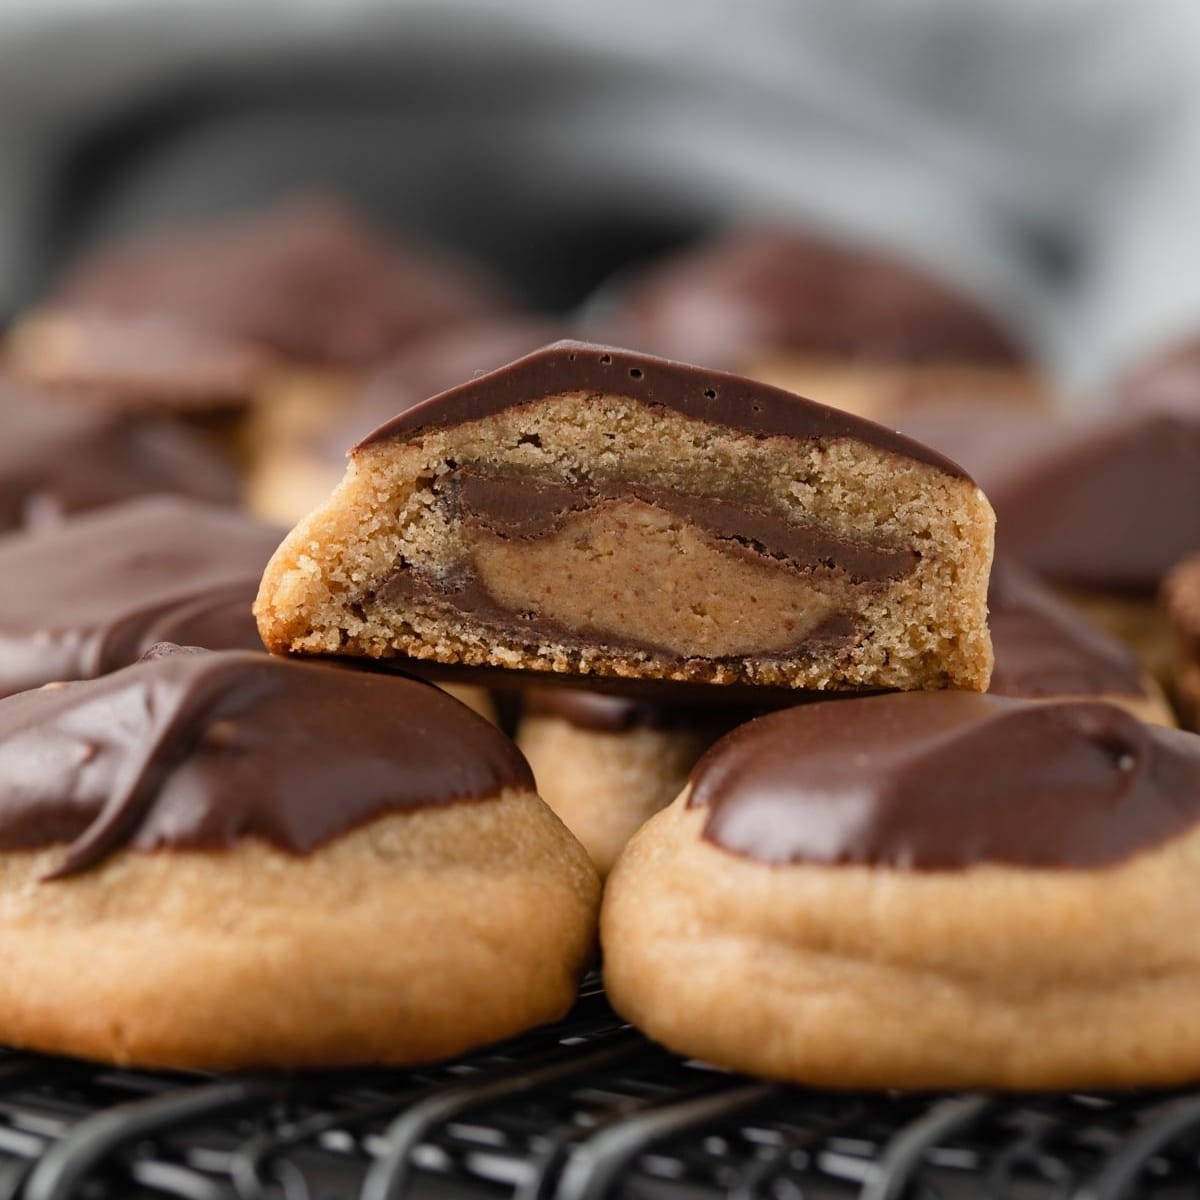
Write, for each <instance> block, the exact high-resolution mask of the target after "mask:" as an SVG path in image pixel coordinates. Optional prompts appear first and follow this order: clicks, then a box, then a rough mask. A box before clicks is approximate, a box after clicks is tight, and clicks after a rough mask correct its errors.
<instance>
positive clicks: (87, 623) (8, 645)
mask: <svg viewBox="0 0 1200 1200" xmlns="http://www.w3.org/2000/svg"><path fill="white" fill-rule="evenodd" d="M281 537H282V534H281V532H280V531H279V530H276V529H273V528H272V527H271V526H269V525H264V524H262V523H261V522H259V521H256V520H254V519H252V518H251V517H248V516H245V515H244V514H242V513H239V512H235V511H233V510H226V509H222V508H217V507H215V506H212V505H207V504H201V503H198V502H196V501H190V500H183V499H178V498H174V497H170V496H153V497H145V498H142V499H139V500H132V501H129V502H128V503H125V504H120V505H113V506H111V507H109V508H106V509H104V510H102V511H100V512H97V513H94V514H89V515H87V516H82V517H76V518H73V519H71V520H69V521H66V522H64V523H63V524H61V525H59V526H57V527H56V528H54V529H50V530H46V531H44V532H38V533H34V534H29V533H24V534H12V535H10V536H8V537H4V538H0V577H3V578H5V579H8V580H11V581H13V586H11V587H7V588H5V589H4V590H3V592H0V695H8V694H11V693H13V692H19V691H22V690H24V689H26V688H32V687H39V686H40V685H41V684H44V683H49V682H51V681H53V680H62V679H90V678H93V677H95V676H98V675H104V674H107V673H108V672H110V671H115V670H117V669H118V668H120V667H124V666H128V665H129V664H130V663H132V662H134V661H135V660H136V659H137V658H138V657H139V656H140V655H141V654H142V653H143V652H144V651H145V650H146V649H147V648H148V647H149V646H151V645H153V644H154V643H155V642H159V641H181V642H185V643H187V644H189V645H197V646H202V647H205V648H207V649H211V650H234V649H246V650H260V649H261V647H262V643H261V642H260V640H259V637H258V630H257V627H256V626H255V623H254V618H253V616H252V614H251V611H250V608H251V605H252V604H253V602H254V596H255V594H256V592H257V590H258V583H259V580H260V579H261V577H262V572H263V568H264V567H265V566H266V565H267V560H268V559H269V558H270V556H271V554H272V553H273V552H274V550H275V548H276V546H277V545H278V544H279V542H280V540H281Z"/></svg>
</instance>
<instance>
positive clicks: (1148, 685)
mask: <svg viewBox="0 0 1200 1200" xmlns="http://www.w3.org/2000/svg"><path fill="white" fill-rule="evenodd" d="M988 628H989V629H990V630H991V634H992V648H993V650H994V651H995V655H996V662H995V666H994V668H993V670H992V680H991V683H990V684H989V685H988V691H989V692H991V693H992V694H993V695H998V696H1019V697H1024V698H1026V699H1030V700H1063V699H1092V700H1107V701H1109V702H1110V703H1113V704H1119V705H1120V706H1121V707H1122V708H1124V709H1126V710H1127V711H1129V712H1131V713H1133V715H1134V716H1135V717H1139V718H1140V719H1141V720H1143V721H1149V722H1151V723H1153V724H1156V725H1174V724H1175V718H1174V714H1173V713H1172V712H1171V706H1170V705H1169V704H1168V703H1167V699H1166V697H1165V696H1164V695H1163V691H1162V688H1161V687H1159V685H1158V683H1157V682H1156V681H1155V679H1154V677H1153V676H1152V675H1151V674H1150V673H1149V672H1148V671H1147V670H1146V669H1145V668H1144V667H1143V666H1142V665H1141V663H1139V662H1138V659H1137V657H1136V656H1135V655H1134V653H1133V651H1132V650H1130V649H1129V647H1128V646H1126V645H1125V644H1124V643H1123V642H1121V641H1118V640H1117V639H1116V638H1114V637H1113V636H1112V635H1111V634H1109V633H1107V632H1106V631H1105V630H1104V629H1103V628H1102V627H1101V626H1099V625H1097V624H1095V623H1094V622H1092V621H1090V620H1089V619H1088V618H1087V617H1086V616H1085V615H1084V614H1083V613H1082V612H1080V611H1079V610H1078V609H1077V608H1074V607H1072V606H1071V605H1070V604H1068V603H1067V602H1066V601H1065V600H1062V599H1060V598H1059V597H1058V596H1057V595H1056V594H1055V593H1054V591H1053V590H1052V589H1051V588H1049V587H1047V586H1046V585H1045V584H1042V583H1040V582H1039V581H1038V579H1037V578H1036V576H1034V575H1032V574H1030V573H1029V572H1028V571H1025V570H1024V569H1022V568H1021V567H1019V566H1017V564H1016V563H1014V562H1012V561H1011V560H1009V559H1007V558H1004V557H1003V556H998V557H997V558H996V560H995V562H993V564H992V575H991V580H990V581H989V584H988Z"/></svg>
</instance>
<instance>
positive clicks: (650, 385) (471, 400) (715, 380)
mask: <svg viewBox="0 0 1200 1200" xmlns="http://www.w3.org/2000/svg"><path fill="white" fill-rule="evenodd" d="M580 393H582V394H585V395H586V394H592V393H594V394H608V395H618V396H627V397H630V398H631V399H634V400H637V401H640V402H641V403H643V404H647V405H650V406H652V407H662V408H667V409H671V410H672V411H674V412H678V413H681V414H682V415H683V416H685V417H690V418H692V419H694V420H700V421H708V422H712V423H713V424H717V425H725V426H727V427H728V428H730V429H736V430H739V431H741V432H744V433H749V434H753V435H756V436H760V437H784V438H793V439H796V440H798V441H799V440H810V439H827V440H830V441H835V440H838V439H853V440H855V441H859V442H863V443H865V444H867V445H869V446H873V447H874V448H876V449H878V450H883V451H886V452H887V453H889V454H895V455H898V456H899V457H901V458H908V459H912V460H914V461H916V462H921V463H925V464H926V465H928V466H931V467H934V468H935V469H936V470H939V471H942V472H944V473H945V474H947V475H953V476H956V477H962V476H964V474H965V473H964V471H963V469H962V468H961V467H959V466H958V465H957V464H956V463H953V462H951V461H950V460H949V459H948V458H945V457H943V456H942V455H941V454H938V453H937V452H936V451H934V450H931V449H929V447H927V446H923V445H921V444H920V443H919V442H915V441H913V440H912V439H911V438H907V437H904V436H903V435H902V434H899V433H893V432H892V431H891V430H889V429H885V428H884V427H883V426H882V425H876V424H875V423H874V422H872V421H865V420H863V419H862V418H861V417H855V416H852V415H851V414H849V413H845V412H841V411H839V410H838V409H834V408H827V407H825V406H824V405H822V404H816V403H814V402H813V401H811V400H805V399H804V398H803V397H801V396H795V395H793V394H792V393H791V392H785V391H782V390H781V389H779V388H773V387H768V386H767V385H766V384H761V383H756V382H754V381H753V380H749V379H742V378H741V377H739V376H737V375H728V374H725V373H724V372H721V371H710V370H704V369H702V368H700V367H691V366H688V365H686V364H685V363H678V362H670V361H668V360H667V359H662V358H653V357H651V356H650V355H647V354H636V353H634V352H632V351H629V350H618V349H616V348H614V347H612V346H595V345H592V344H590V343H588V342H570V341H563V342H554V343H553V344H551V345H549V346H544V347H542V349H540V350H536V351H534V353H532V354H527V355H526V356H525V357H524V358H518V359H517V360H516V361H515V362H511V363H509V364H508V365H507V366H504V367H501V368H500V369H499V370H496V371H491V372H489V373H488V374H486V375H482V376H480V377H479V378H478V379H472V380H469V381H468V382H466V383H463V384H461V385H460V386H458V387H456V388H452V389H451V390H450V391H448V392H443V393H442V394H441V395H439V396H434V397H432V398H431V399H429V400H427V401H425V403H423V404H418V405H417V406H416V407H414V408H410V409H409V410H408V411H407V412H404V413H401V414H400V415H399V416H397V417H396V418H395V419H394V420H391V421H389V422H388V423H387V424H386V425H382V426H380V428H378V429H377V430H375V432H374V433H372V434H371V435H370V437H368V438H366V439H365V440H364V441H362V442H360V443H359V446H358V447H356V449H360V448H362V447H363V446H370V445H374V444H377V443H379V442H385V441H389V440H406V439H409V438H412V437H415V436H418V435H419V434H420V433H421V432H422V431H423V430H426V429H443V428H446V427H447V426H453V425H460V424H463V423H465V422H467V421H476V420H480V419H482V418H484V417H490V416H495V415H496V414H497V413H501V412H505V411H506V410H508V409H511V408H517V407H520V406H521V405H525V404H531V403H534V402H536V401H538V400H544V399H546V398H547V397H550V396H560V395H572V394H580Z"/></svg>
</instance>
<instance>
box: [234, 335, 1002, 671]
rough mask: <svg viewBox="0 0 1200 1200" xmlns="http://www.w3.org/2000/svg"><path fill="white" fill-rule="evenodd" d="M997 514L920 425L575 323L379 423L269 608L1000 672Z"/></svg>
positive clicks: (316, 618)
mask: <svg viewBox="0 0 1200 1200" xmlns="http://www.w3.org/2000/svg"><path fill="white" fill-rule="evenodd" d="M992 531H993V517H992V511H991V508H990V506H989V504H988V502H987V500H986V499H985V498H984V496H983V494H982V492H981V491H980V490H979V488H978V487H977V486H976V485H975V484H974V483H973V482H972V480H971V479H969V478H968V477H967V476H966V475H965V474H964V473H963V472H962V470H961V469H960V468H958V467H957V466H956V465H955V464H953V463H952V462H950V461H949V460H948V459H945V458H943V457H942V456H940V455H938V454H936V453H934V452H933V451H931V450H928V449H927V448H926V447H924V446H921V445H920V444H919V443H916V442H913V441H910V440H909V439H907V438H904V437H902V436H900V435H899V434H895V433H892V432H890V431H888V430H886V429H884V428H882V427H880V426H877V425H874V424H872V423H870V422H868V421H863V420H860V419H857V418H854V417H851V416H849V415H847V414H845V413H841V412H837V411H835V410H833V409H828V408H825V407H823V406H822V405H819V404H814V403H812V402H811V401H808V400H804V399H801V398H800V397H798V396H794V395H792V394H790V393H788V392H783V391H779V390H777V389H774V388H770V387H766V386H764V385H761V384H757V383H753V382H751V381H749V380H745V379H740V378H738V377H737V376H733V375H726V374H722V373H720V372H713V371H702V370H700V369H698V368H694V367H689V366H685V365H683V364H680V363H674V362H669V361H667V360H664V359H657V358H651V357H648V356H645V355H640V354H632V353H629V352H626V351H622V350H615V349H611V348H607V347H603V346H592V345H587V344H583V343H577V342H557V343H555V344H554V345H551V346H547V347H545V348H544V349H542V350H539V351H536V352H535V353H533V354H530V355H528V356H526V357H525V358H521V359H518V360H517V361H516V362H514V363H511V364H509V365H508V366H506V367H503V368H501V369H500V370H498V371H493V372H491V373H490V374H488V375H484V376H482V377H480V378H478V379H475V380H472V381H471V382H469V383H466V384H463V385H462V386H461V387H458V388H455V389H453V390H451V391H449V392H444V393H442V394H441V395H440V396H438V397H435V398H434V399H432V400H430V401H428V402H426V403H425V404H423V405H419V406H417V407H416V408H414V409H410V410H409V411H408V412H406V413H404V414H403V415H401V416H400V417H397V418H396V419H395V420H393V421H392V422H390V423H389V424H388V425H385V426H383V427H382V428H381V429H379V430H377V431H376V432H375V433H374V434H372V435H371V437H369V438H367V439H366V440H365V441H364V442H362V443H361V444H360V445H359V446H358V447H357V448H356V449H355V450H354V452H353V454H352V456H351V461H350V465H349V468H348V470H347V474H346V477H345V479H344V480H343V482H342V484H341V485H340V486H339V488H338V489H337V490H336V491H335V492H334V494H333V496H332V497H331V498H330V499H329V501H328V502H327V504H326V505H325V506H324V507H323V508H321V509H319V510H317V511H316V512H315V513H313V514H312V515H311V516H310V517H309V518H307V519H306V520H305V521H303V522H302V523H301V524H300V525H299V526H298V527H297V528H296V529H295V530H294V531H293V532H292V534H291V535H290V536H289V537H288V538H287V539H286V541H285V542H284V544H283V545H282V546H281V547H280V549H279V551H278V553H277V554H276V555H275V557H274V558H273V559H272V561H271V564H270V566H269V567H268V569H267V572H266V575H265V576H264V578H263V586H262V590H261V591H260V593H259V597H258V602H257V605H256V612H257V615H258V619H259V628H260V631H261V633H262V635H263V639H264V641H265V642H266V644H267V646H268V647H269V648H270V649H272V650H275V651H279V652H285V651H289V652H293V653H302V654H342V655H365V656H368V657H373V658H386V657H391V656H396V655H407V656H411V657H412V658H416V659H425V660H430V661H434V662H442V663H460V664H468V665H474V666H493V667H512V668H520V669H524V670H528V671H541V672H564V673H571V674H580V675H587V674H596V675H605V676H618V677H629V678H666V679H673V680H691V681H702V682H713V683H719V684H732V683H753V684H776V685H783V686H789V687H797V688H813V689H844V688H858V687H896V688H934V687H946V686H957V687H962V688H971V689H977V690H983V689H984V688H986V687H987V682H988V676H989V673H990V671H991V663H992V654H991V644H990V642H989V639H988V632H987V622H986V590H987V578H988V569H989V566H990V563H991V554H992Z"/></svg>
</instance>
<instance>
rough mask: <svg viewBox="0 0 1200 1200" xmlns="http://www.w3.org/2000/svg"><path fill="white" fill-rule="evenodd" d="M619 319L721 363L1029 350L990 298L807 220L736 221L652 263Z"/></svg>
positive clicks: (644, 341)
mask: <svg viewBox="0 0 1200 1200" xmlns="http://www.w3.org/2000/svg"><path fill="white" fill-rule="evenodd" d="M609 322H610V326H611V328H612V336H613V340H615V341H618V342H621V343H623V344H626V345H633V346H638V347H640V348H642V349H646V350H651V351H653V352H655V353H657V354H664V355H667V356H668V357H671V358H682V359H685V360H687V361H688V362H704V363H709V364H711V365H714V366H736V365H737V364H738V362H739V361H745V358H746V356H747V355H748V354H752V353H754V352H756V351H757V352H761V351H764V350H773V349H774V350H779V349H788V350H797V351H801V352H808V353H815V354H822V355H828V356H836V357H839V358H841V357H845V358H852V359H861V360H866V361H873V362H885V363H911V362H924V361H929V360H944V361H946V360H948V361H956V362H971V363H988V364H990V363H1016V362H1019V361H1020V358H1021V355H1020V353H1019V351H1018V350H1017V347H1016V345H1015V344H1014V342H1013V341H1012V339H1011V338H1009V336H1008V335H1007V334H1006V333H1005V332H1004V330H1003V329H1001V328H1000V326H999V325H998V323H997V322H996V321H995V320H994V319H993V318H991V317H990V316H989V315H988V314H987V313H986V312H985V311H984V310H983V309H982V308H980V307H979V306H978V305H977V304H975V303H974V302H973V301H971V300H970V299H968V298H967V297H965V296H962V295H960V294H958V293H956V292H955V291H954V289H952V288H950V287H948V286H947V285H945V284H942V283H940V282H938V281H937V280H935V279H932V278H930V277H929V276H928V275H926V274H924V273H923V272H922V271H920V270H919V269H917V268H916V267H914V266H912V265H910V264H907V263H904V262H901V261H898V260H897V259H894V258H891V257H889V256H888V255H886V254H882V253H877V252H873V251H871V250H869V249H866V248H862V247H857V248H856V247H851V246H849V245H846V244H839V243H838V242H836V241H831V240H829V239H825V238H820V237H816V236H813V235H810V234H806V233H803V232H800V231H798V230H786V229H770V228H749V229H738V230H733V231H731V232H730V233H727V234H726V235H724V236H723V237H719V238H715V239H713V240H712V241H709V242H706V243H703V244H701V245H700V246H698V247H696V248H694V249H691V250H688V251H685V252H684V253H683V254H680V255H676V256H675V257H673V258H670V259H667V260H666V261H664V262H663V263H661V264H658V265H656V266H652V267H650V268H649V269H648V270H646V271H645V272H643V273H642V275H641V276H639V277H637V278H635V279H634V280H633V281H632V282H631V283H630V284H629V286H628V287H627V288H626V289H625V291H624V292H623V293H621V294H619V295H618V296H617V298H616V302H615V306H614V311H613V312H612V313H611V314H610V317H609Z"/></svg>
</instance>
